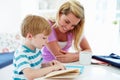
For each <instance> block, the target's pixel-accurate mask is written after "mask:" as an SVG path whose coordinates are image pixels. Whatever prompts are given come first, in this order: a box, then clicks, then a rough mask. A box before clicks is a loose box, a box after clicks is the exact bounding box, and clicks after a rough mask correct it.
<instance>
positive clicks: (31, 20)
mask: <svg viewBox="0 0 120 80" xmlns="http://www.w3.org/2000/svg"><path fill="white" fill-rule="evenodd" d="M50 32H51V28H50V25H49V23H48V22H47V20H46V19H45V18H43V17H41V16H37V15H28V16H26V17H25V19H24V20H23V22H22V25H21V34H22V36H23V37H26V36H27V34H28V33H31V34H32V35H33V36H35V35H36V34H39V33H44V34H45V35H49V34H50Z"/></svg>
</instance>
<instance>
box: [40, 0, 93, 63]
mask: <svg viewBox="0 0 120 80" xmlns="http://www.w3.org/2000/svg"><path fill="white" fill-rule="evenodd" d="M49 22H50V25H51V28H52V33H51V34H50V36H49V37H48V43H47V45H46V46H44V47H43V49H42V53H43V61H44V62H47V61H51V60H53V59H57V60H59V61H61V62H63V63H68V62H75V61H78V60H79V53H80V52H81V51H90V52H91V48H90V46H89V44H88V41H87V39H86V38H85V36H84V35H83V29H84V22H85V16H84V8H83V6H82V5H81V4H80V3H79V2H78V1H76V0H69V1H67V2H65V3H64V4H62V5H61V6H60V8H59V10H58V12H57V15H56V21H55V22H52V21H49ZM72 42H73V43H74V47H75V49H76V52H68V49H69V48H70V47H71V46H72ZM73 53H74V54H73Z"/></svg>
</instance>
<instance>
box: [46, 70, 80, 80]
mask: <svg viewBox="0 0 120 80" xmlns="http://www.w3.org/2000/svg"><path fill="white" fill-rule="evenodd" d="M79 74H80V71H79V69H67V70H60V71H54V72H51V73H49V74H48V75H46V76H45V78H73V77H76V76H77V75H79Z"/></svg>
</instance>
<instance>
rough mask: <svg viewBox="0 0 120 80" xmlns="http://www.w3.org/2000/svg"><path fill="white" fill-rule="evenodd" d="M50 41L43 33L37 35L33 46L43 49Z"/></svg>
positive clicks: (33, 40)
mask: <svg viewBox="0 0 120 80" xmlns="http://www.w3.org/2000/svg"><path fill="white" fill-rule="evenodd" d="M47 40H48V36H45V35H44V34H43V33H40V34H37V35H35V36H34V37H33V38H32V41H31V44H32V45H33V46H34V47H35V48H39V49H41V48H42V47H43V46H44V45H45V44H46V43H47Z"/></svg>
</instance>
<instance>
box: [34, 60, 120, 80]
mask: <svg viewBox="0 0 120 80" xmlns="http://www.w3.org/2000/svg"><path fill="white" fill-rule="evenodd" d="M68 64H69V65H80V64H79V63H78V62H74V63H68ZM35 80H120V69H119V68H116V67H113V66H110V65H109V66H108V65H93V64H92V65H84V71H83V73H82V74H80V75H79V76H78V77H76V78H74V79H44V78H37V79H35Z"/></svg>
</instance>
